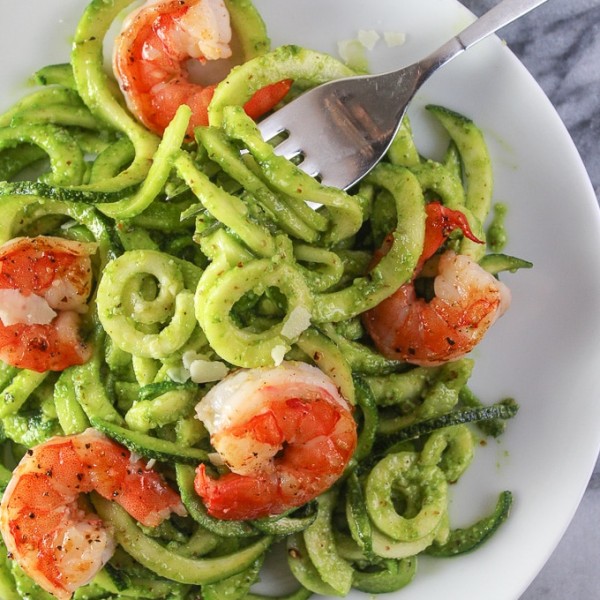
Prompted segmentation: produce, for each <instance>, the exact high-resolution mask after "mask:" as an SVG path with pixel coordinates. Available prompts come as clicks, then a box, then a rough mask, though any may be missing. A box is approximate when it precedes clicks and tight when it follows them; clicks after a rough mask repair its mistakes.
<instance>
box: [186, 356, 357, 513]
mask: <svg viewBox="0 0 600 600" xmlns="http://www.w3.org/2000/svg"><path fill="white" fill-rule="evenodd" d="M196 410H197V415H198V418H199V419H200V420H202V421H203V422H204V424H205V426H206V428H207V429H208V430H209V432H210V433H211V443H212V445H213V447H214V448H215V450H216V451H217V453H218V454H219V456H220V458H221V460H222V461H223V462H224V463H225V464H226V465H227V467H228V468H229V469H230V472H228V473H226V474H224V475H221V476H220V477H219V478H218V479H213V478H212V477H211V476H209V475H208V473H207V471H206V467H205V465H204V464H202V465H200V466H199V467H198V469H197V471H196V479H195V488H196V491H197V493H198V495H199V496H201V498H202V499H203V501H204V503H205V505H206V507H207V510H208V512H209V514H210V515H212V516H214V517H218V518H220V519H256V518H261V517H267V516H271V515H277V514H281V513H283V512H285V511H288V510H290V509H293V508H295V507H299V506H301V505H303V504H305V503H307V502H309V501H310V500H312V499H313V498H315V497H316V496H318V495H319V494H321V493H322V492H324V491H326V490H327V489H329V488H330V487H331V486H332V485H333V484H334V483H335V482H336V481H337V479H338V478H339V477H340V475H341V474H342V472H343V471H344V468H345V467H346V465H347V464H348V462H349V460H350V458H351V457H352V454H353V453H354V450H355V448H356V441H357V436H356V423H355V421H354V418H353V416H352V411H351V408H350V406H349V405H348V403H347V402H346V400H345V399H344V398H343V397H342V396H341V395H340V393H339V391H338V389H337V387H336V386H335V384H334V383H333V382H332V381H331V380H330V379H329V378H328V377H327V376H326V375H325V374H324V373H323V372H322V371H321V370H319V369H318V368H316V367H313V366H311V365H308V364H305V363H301V362H284V363H282V364H281V365H280V366H278V367H273V368H268V367H263V368H257V369H250V370H240V371H237V372H236V373H234V374H232V375H229V376H228V377H226V378H225V379H224V380H222V381H221V382H220V383H219V384H217V385H216V386H215V387H214V388H212V389H211V390H210V392H209V393H208V394H207V395H206V396H205V397H204V398H203V399H202V400H201V401H200V403H199V405H198V406H197V409H196Z"/></svg>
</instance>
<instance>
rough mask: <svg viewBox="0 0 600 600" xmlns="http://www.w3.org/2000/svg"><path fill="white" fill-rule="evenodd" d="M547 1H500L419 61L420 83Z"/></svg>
mask: <svg viewBox="0 0 600 600" xmlns="http://www.w3.org/2000/svg"><path fill="white" fill-rule="evenodd" d="M544 2H547V0H502V2H499V3H498V4H496V6H494V7H493V8H491V9H490V10H488V11H487V12H486V13H484V14H483V15H482V16H481V17H479V18H478V19H477V20H476V21H474V22H473V23H471V25H469V26H468V27H467V28H466V29H463V31H461V33H459V34H458V35H456V36H455V37H453V38H452V39H451V40H449V41H448V42H446V43H445V44H444V45H443V46H441V47H440V48H438V49H437V50H435V51H434V52H432V53H431V54H430V55H429V56H427V57H425V58H424V59H423V60H421V61H419V63H418V65H419V67H420V69H419V70H420V76H421V77H420V78H421V81H423V80H425V79H427V78H428V77H429V75H431V74H432V73H433V72H434V71H436V70H437V69H438V68H439V67H441V66H442V65H444V64H445V63H447V62H448V61H449V60H451V59H453V58H454V57H455V56H457V55H458V54H460V53H461V52H463V51H464V50H466V49H467V48H470V47H471V46H473V45H474V44H476V43H477V42H479V41H481V40H482V39H484V38H486V37H487V36H488V35H491V34H492V33H495V32H496V31H498V30H499V29H502V27H504V26H506V25H508V24H509V23H512V22H513V21H515V20H516V19H518V18H519V17H522V16H523V15H524V14H526V13H528V12H529V11H531V10H533V9H534V8H537V7H538V6H540V4H544Z"/></svg>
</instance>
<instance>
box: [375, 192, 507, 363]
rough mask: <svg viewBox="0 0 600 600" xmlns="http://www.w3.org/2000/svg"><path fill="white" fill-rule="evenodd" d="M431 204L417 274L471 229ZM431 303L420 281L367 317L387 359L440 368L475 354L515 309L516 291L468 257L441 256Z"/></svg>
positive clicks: (402, 289)
mask: <svg viewBox="0 0 600 600" xmlns="http://www.w3.org/2000/svg"><path fill="white" fill-rule="evenodd" d="M432 204H434V205H437V206H432V205H431V204H430V205H428V211H427V214H428V216H427V221H426V229H425V245H424V252H423V255H422V256H421V259H420V260H419V263H418V266H417V272H416V275H418V274H419V272H420V269H421V268H422V266H423V264H424V262H425V260H426V259H428V258H430V257H431V256H432V255H433V254H434V253H435V251H436V250H437V249H438V248H439V246H440V245H441V244H442V243H443V242H444V240H445V238H446V237H447V236H448V234H449V233H450V231H451V230H452V229H453V228H455V227H460V228H461V229H463V231H464V232H465V234H468V235H469V237H470V238H471V239H474V240H476V238H475V237H474V236H473V235H472V233H471V232H470V230H469V229H468V225H467V222H466V220H465V219H464V216H463V215H462V214H461V213H457V212H456V211H451V210H449V209H447V208H444V207H442V206H441V205H440V204H438V203H432ZM433 287H434V297H433V299H431V300H430V301H429V302H427V301H426V300H425V299H424V298H420V297H418V296H417V293H416V291H415V285H414V279H413V280H411V281H410V282H408V283H406V284H404V285H403V286H401V287H400V289H398V290H397V291H396V292H395V293H394V294H392V295H391V296H390V297H388V298H386V299H385V300H384V301H383V302H381V303H380V304H378V305H377V306H376V307H375V308H373V309H371V310H369V311H367V312H366V313H364V315H363V323H364V325H365V327H366V329H367V331H368V333H369V335H370V336H371V339H372V340H373V342H374V343H375V345H376V346H377V348H378V350H379V351H380V352H381V353H382V354H383V355H384V356H386V357H387V358H391V359H396V360H404V361H406V362H409V363H412V364H415V365H421V366H434V365H439V364H443V363H445V362H447V361H450V360H455V359H457V358H460V357H461V356H464V355H465V354H467V353H468V352H470V351H471V350H472V349H473V348H474V347H475V346H476V345H477V344H478V343H479V342H480V341H481V339H482V338H483V336H484V334H485V333H486V332H487V330H488V329H489V328H490V327H491V325H492V324H493V323H494V322H495V321H496V319H498V317H500V316H501V315H502V314H504V312H506V310H507V309H508V307H509V306H510V299H511V296H510V290H509V289H508V288H507V287H506V285H504V284H503V283H502V282H500V281H498V280H497V279H496V278H495V277H494V276H493V275H491V274H490V273H488V272H487V271H485V270H484V269H483V268H481V267H480V266H479V265H478V264H477V263H476V262H475V261H473V260H472V259H471V258H469V257H468V256H464V255H457V254H455V253H454V252H453V251H451V250H448V251H446V252H445V253H444V254H442V255H441V257H440V259H439V263H438V271H437V275H436V277H435V279H434V283H433Z"/></svg>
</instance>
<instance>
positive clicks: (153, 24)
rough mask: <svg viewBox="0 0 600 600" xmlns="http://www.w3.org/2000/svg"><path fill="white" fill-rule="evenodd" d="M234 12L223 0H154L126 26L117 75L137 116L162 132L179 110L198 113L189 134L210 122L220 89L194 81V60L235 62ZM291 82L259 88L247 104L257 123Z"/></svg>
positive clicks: (118, 43)
mask: <svg viewBox="0 0 600 600" xmlns="http://www.w3.org/2000/svg"><path fill="white" fill-rule="evenodd" d="M231 37H232V31H231V25H230V23H229V12H228V10H227V7H226V6H225V3H224V1H223V0H148V2H146V3H145V4H144V5H143V6H142V7H141V8H140V9H138V10H137V11H136V12H134V13H133V14H132V15H131V16H130V17H129V18H128V19H127V20H126V22H125V24H124V26H123V30H122V31H121V33H120V35H119V36H118V37H117V40H116V43H115V51H114V59H113V63H114V72H115V76H116V78H117V80H118V82H119V84H120V87H121V90H122V92H123V94H124V96H125V100H126V102H127V105H128V107H129V109H130V110H131V112H132V113H133V114H134V115H135V116H136V117H137V118H138V119H139V120H140V121H141V122H142V123H143V124H144V125H146V127H148V128H149V129H151V130H152V131H154V132H156V133H158V134H162V132H163V131H164V130H165V127H166V126H167V125H168V124H169V122H170V121H171V119H172V118H173V117H174V116H175V112H176V111H177V108H178V107H179V106H180V105H182V104H187V105H188V106H189V107H190V108H191V109H192V118H191V120H190V124H189V127H188V135H190V136H191V135H192V134H193V130H194V127H197V126H199V125H207V124H208V113H207V108H208V105H209V103H210V101H211V99H212V96H213V93H214V90H215V87H216V86H215V85H201V84H199V83H195V82H193V81H191V79H190V73H189V71H188V64H187V63H188V61H189V60H192V61H194V60H195V61H199V62H200V63H206V62H207V61H214V60H218V59H224V58H229V57H230V56H231V54H232V52H231V46H230V42H231ZM290 85H291V82H290V81H288V80H285V81H281V82H278V83H275V84H273V85H271V86H267V87H265V88H263V89H261V90H258V91H257V92H256V93H255V94H254V96H253V97H252V98H251V99H250V100H249V101H248V103H247V104H246V105H245V109H246V112H248V114H249V115H250V116H251V117H252V118H254V119H256V118H258V117H260V116H261V115H262V114H264V113H265V112H267V111H269V110H270V109H271V108H273V107H274V106H275V104H277V103H278V102H279V101H280V100H281V99H282V98H283V97H284V96H285V95H286V94H287V92H288V91H289V88H290Z"/></svg>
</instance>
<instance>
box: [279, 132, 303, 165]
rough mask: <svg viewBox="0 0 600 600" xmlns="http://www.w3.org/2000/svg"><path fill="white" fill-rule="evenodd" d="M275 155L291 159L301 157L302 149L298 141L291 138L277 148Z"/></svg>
mask: <svg viewBox="0 0 600 600" xmlns="http://www.w3.org/2000/svg"><path fill="white" fill-rule="evenodd" d="M275 153H276V154H278V155H279V156H284V157H285V158H287V159H290V158H295V157H296V156H299V155H301V154H302V148H300V146H299V144H298V142H297V140H296V139H295V138H294V137H293V136H290V137H288V138H286V139H285V140H283V141H282V142H280V143H279V144H277V146H275Z"/></svg>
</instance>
